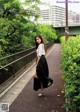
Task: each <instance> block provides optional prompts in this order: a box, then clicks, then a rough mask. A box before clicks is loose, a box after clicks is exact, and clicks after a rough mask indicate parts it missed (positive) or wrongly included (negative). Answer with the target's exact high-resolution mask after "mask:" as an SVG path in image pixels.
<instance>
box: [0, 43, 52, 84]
mask: <svg viewBox="0 0 80 112" xmlns="http://www.w3.org/2000/svg"><path fill="white" fill-rule="evenodd" d="M52 44H53V42H51V43H48V44H46V47H47V49H48V48H49V47H50V46H51V45H52ZM35 57H36V52H35V47H33V48H31V49H28V50H24V51H21V52H17V53H15V54H12V55H9V56H6V57H3V58H0V65H1V68H0V84H2V83H3V82H4V81H6V80H7V79H8V78H10V77H11V76H14V75H15V73H16V72H17V71H19V70H20V69H21V68H23V67H24V66H26V65H27V64H28V63H29V62H31V61H32V60H33V59H34V58H35Z"/></svg>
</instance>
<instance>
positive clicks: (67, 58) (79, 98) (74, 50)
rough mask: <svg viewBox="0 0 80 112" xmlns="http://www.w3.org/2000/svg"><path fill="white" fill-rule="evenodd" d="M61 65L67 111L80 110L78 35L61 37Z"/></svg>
mask: <svg viewBox="0 0 80 112" xmlns="http://www.w3.org/2000/svg"><path fill="white" fill-rule="evenodd" d="M61 45H62V51H61V62H62V64H61V66H62V70H63V78H64V83H65V85H64V86H65V99H66V103H65V104H66V108H67V110H68V112H80V36H77V37H69V39H68V41H65V38H64V37H61Z"/></svg>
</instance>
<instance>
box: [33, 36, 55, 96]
mask: <svg viewBox="0 0 80 112" xmlns="http://www.w3.org/2000/svg"><path fill="white" fill-rule="evenodd" d="M35 43H36V53H37V60H36V71H35V73H34V75H33V76H34V90H35V91H37V90H38V89H41V93H40V94H39V96H42V93H43V89H44V88H47V87H49V86H50V85H51V84H52V83H53V80H52V79H51V78H49V70H48V64H47V61H46V58H45V46H44V42H43V39H42V37H41V35H38V36H36V37H35Z"/></svg>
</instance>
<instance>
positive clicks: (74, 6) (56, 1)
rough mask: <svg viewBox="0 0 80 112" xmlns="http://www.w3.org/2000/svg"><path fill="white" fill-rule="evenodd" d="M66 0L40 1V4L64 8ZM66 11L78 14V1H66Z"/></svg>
mask: <svg viewBox="0 0 80 112" xmlns="http://www.w3.org/2000/svg"><path fill="white" fill-rule="evenodd" d="M20 1H25V0H20ZM65 1H66V0H41V2H45V3H48V4H49V5H57V6H61V7H65ZM40 8H41V9H47V8H49V7H48V6H46V5H42V6H40ZM68 10H72V11H74V12H77V13H79V14H80V0H68Z"/></svg>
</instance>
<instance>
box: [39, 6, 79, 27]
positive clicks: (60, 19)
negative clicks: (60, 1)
mask: <svg viewBox="0 0 80 112" xmlns="http://www.w3.org/2000/svg"><path fill="white" fill-rule="evenodd" d="M40 15H41V18H40V19H39V20H38V23H45V24H52V25H53V26H54V27H57V26H62V27H63V26H65V20H66V19H65V8H63V7H60V6H56V5H53V6H51V7H50V8H49V9H46V10H40ZM68 22H69V25H71V24H76V22H80V14H77V13H76V12H73V11H71V10H70V11H68Z"/></svg>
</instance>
